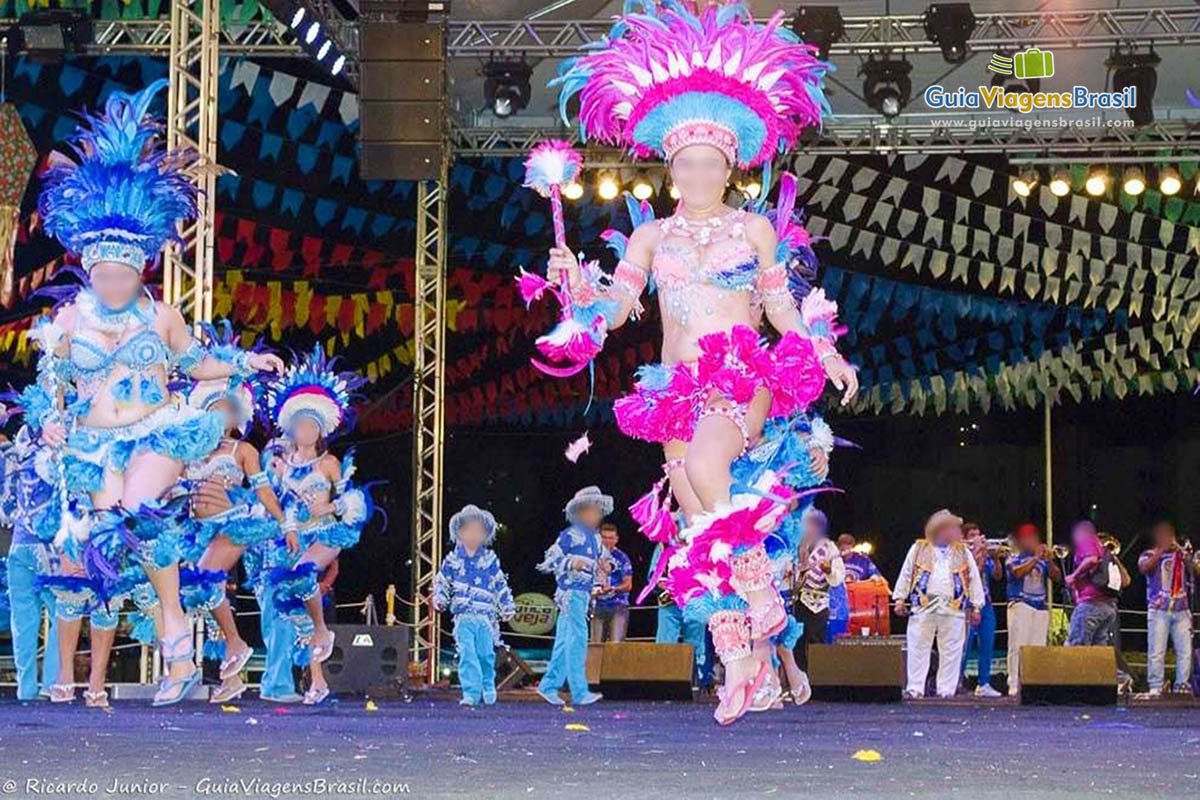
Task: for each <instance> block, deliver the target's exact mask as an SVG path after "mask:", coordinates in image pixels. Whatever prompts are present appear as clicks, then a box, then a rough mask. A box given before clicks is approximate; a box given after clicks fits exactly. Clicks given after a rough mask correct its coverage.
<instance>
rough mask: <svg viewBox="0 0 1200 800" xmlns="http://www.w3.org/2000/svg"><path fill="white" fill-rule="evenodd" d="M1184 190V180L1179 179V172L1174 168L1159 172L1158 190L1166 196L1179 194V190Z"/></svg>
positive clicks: (1166, 168)
mask: <svg viewBox="0 0 1200 800" xmlns="http://www.w3.org/2000/svg"><path fill="white" fill-rule="evenodd" d="M1182 188H1183V179H1182V178H1180V177H1179V170H1177V169H1175V168H1174V167H1163V168H1162V169H1160V170H1159V171H1158V190H1159V191H1160V192H1162V193H1163V194H1165V195H1168V196H1170V195H1175V194H1179V190H1180V189H1182Z"/></svg>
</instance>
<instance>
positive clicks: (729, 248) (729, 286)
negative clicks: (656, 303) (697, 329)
mask: <svg viewBox="0 0 1200 800" xmlns="http://www.w3.org/2000/svg"><path fill="white" fill-rule="evenodd" d="M659 230H660V231H661V232H662V234H663V237H664V241H663V242H662V243H661V244H659V245H658V247H657V248H656V249H655V251H654V260H653V262H652V264H651V269H652V270H653V273H654V280H655V282H656V283H657V285H658V288H659V291H661V292H662V297H663V301H664V304H665V308H666V310H667V311H668V312H669V313H670V314H671V316H673V317H674V318H675V319H677V320H678V321H679V322H680V323H681V324H682V325H685V326H686V325H687V322H688V317H689V315H690V314H691V313H694V312H695V311H697V310H699V309H698V307H697V301H699V300H701V299H702V296H701V295H702V290H703V289H705V288H713V289H721V290H724V291H731V292H753V291H754V289H755V282H756V277H757V274H758V253H757V252H756V251H755V249H754V247H753V246H752V245H751V244H750V242H749V240H747V238H746V212H745V211H743V210H740V209H739V210H737V211H732V212H730V213H728V214H722V215H720V216H715V217H710V218H708V219H706V220H703V221H695V220H690V219H688V218H687V217H684V216H683V215H681V214H676V215H674V216H671V217H667V218H666V219H664V220H663V221H662V222H661V223H660V225H659ZM705 313H710V314H711V313H713V309H712V308H711V307H710V308H707V309H705Z"/></svg>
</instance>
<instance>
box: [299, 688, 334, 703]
mask: <svg viewBox="0 0 1200 800" xmlns="http://www.w3.org/2000/svg"><path fill="white" fill-rule="evenodd" d="M328 697H329V687H328V686H322V687H321V688H320V689H309V690H308V691H307V692H305V693H304V705H306V706H316V705H320V704H321V703H323V702H325V700H326V698H328Z"/></svg>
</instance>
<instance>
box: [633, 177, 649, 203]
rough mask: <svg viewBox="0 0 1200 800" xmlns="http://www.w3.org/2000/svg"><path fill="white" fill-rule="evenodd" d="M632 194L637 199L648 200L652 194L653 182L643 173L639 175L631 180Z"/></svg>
mask: <svg viewBox="0 0 1200 800" xmlns="http://www.w3.org/2000/svg"><path fill="white" fill-rule="evenodd" d="M633 196H634V197H636V198H637V199H638V200H649V199H650V198H651V197H653V196H654V184H652V183H650V179H649V178H647V177H646V176H645V175H639V176H638V177H637V180H635V181H634V182H633Z"/></svg>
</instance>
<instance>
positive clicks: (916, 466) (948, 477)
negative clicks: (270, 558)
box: [338, 394, 1200, 635]
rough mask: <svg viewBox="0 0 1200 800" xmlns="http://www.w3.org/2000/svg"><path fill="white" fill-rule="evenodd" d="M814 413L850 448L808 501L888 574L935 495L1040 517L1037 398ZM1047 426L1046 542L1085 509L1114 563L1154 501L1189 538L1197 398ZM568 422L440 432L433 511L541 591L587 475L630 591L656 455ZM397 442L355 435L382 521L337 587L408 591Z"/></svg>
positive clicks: (996, 528) (637, 627)
mask: <svg viewBox="0 0 1200 800" xmlns="http://www.w3.org/2000/svg"><path fill="white" fill-rule="evenodd" d="M830 420H831V422H832V424H833V426H834V429H835V431H836V432H837V433H838V434H839V435H841V436H843V437H845V438H847V439H850V440H853V441H854V442H856V443H857V444H858V448H856V449H855V448H840V449H839V450H838V451H837V452H836V453H835V454H834V459H833V473H832V480H833V482H834V483H835V484H836V485H837V486H839V487H840V488H841V489H843V490H844V494H842V495H826V496H825V497H823V498H820V499H819V500H818V505H819V506H820V507H822V508H823V509H824V510H825V511H826V512H827V513H828V514H829V517H830V523H831V528H832V531H833V532H834V533H835V534H836V533H841V532H845V531H849V532H852V533H854V534H855V535H856V536H858V537H859V538H860V539H863V538H866V539H869V540H871V541H872V542H873V543H874V544H875V547H876V550H877V556H876V559H877V562H878V564H879V566H880V568H881V569H882V570H883V571H884V573H885V574H886V575H887V576H888V578H889V580H892V579H894V578H895V575H896V573H897V572H898V571H899V568H900V562H901V561H902V560H903V557H904V553H905V551H906V549H907V548H908V545H909V544H910V543H911V542H912V540H913V539H914V538H915V537H916V536H918V535H919V534H920V531H921V526H922V524H923V522H924V519H925V518H926V517H927V516H928V515H929V514H930V513H931V512H932V511H934V510H936V509H938V508H942V507H946V506H948V507H950V508H951V509H953V510H955V511H956V512H958V513H959V514H961V515H963V516H964V517H966V518H967V519H970V520H975V521H977V522H979V523H980V524H981V525H982V526H983V527H984V529H985V530H986V531H987V533H988V535H989V536H996V537H999V536H1004V535H1006V534H1007V533H1008V532H1010V531H1011V530H1013V529H1014V528H1015V527H1016V526H1017V525H1018V524H1020V523H1021V522H1024V521H1027V520H1032V521H1034V522H1036V523H1037V524H1038V525H1039V526H1040V525H1041V524H1042V522H1043V520H1044V519H1045V503H1044V497H1045V484H1044V482H1043V481H1044V471H1043V449H1042V413H1041V412H1040V411H1020V412H1011V413H1002V412H993V413H992V414H990V415H987V416H962V417H960V416H954V415H946V416H942V417H933V416H930V417H924V418H920V417H910V416H899V417H895V416H880V417H866V418H839V417H837V416H836V415H831V416H830ZM1053 428H1054V437H1053V447H1054V469H1055V473H1054V507H1055V521H1056V525H1055V538H1056V540H1058V541H1064V540H1065V538H1066V536H1067V534H1068V531H1069V526H1070V522H1071V521H1072V520H1073V519H1074V518H1076V517H1078V516H1080V515H1089V516H1091V517H1092V518H1094V519H1095V520H1096V522H1097V523H1098V524H1099V525H1100V527H1101V528H1102V529H1104V530H1107V531H1111V532H1112V533H1113V534H1115V535H1117V536H1118V537H1119V538H1120V539H1121V540H1122V541H1123V542H1124V543H1125V546H1126V550H1125V554H1124V558H1125V562H1126V564H1127V565H1130V566H1132V565H1133V563H1134V561H1135V560H1136V553H1137V552H1140V550H1141V549H1142V547H1143V546H1144V544H1145V542H1144V539H1141V540H1137V541H1136V542H1135V539H1137V537H1139V536H1141V535H1142V534H1143V532H1144V530H1145V528H1146V526H1147V525H1148V524H1149V523H1150V522H1151V521H1152V520H1153V519H1154V517H1156V516H1157V515H1160V514H1166V515H1169V516H1171V517H1173V518H1175V519H1176V520H1177V522H1178V524H1179V526H1180V531H1181V534H1182V535H1183V536H1189V537H1192V538H1193V539H1194V540H1195V541H1196V543H1197V544H1200V529H1197V527H1196V526H1197V522H1198V521H1200V491H1198V489H1200V400H1197V399H1195V398H1193V397H1192V396H1191V395H1189V394H1180V395H1177V396H1160V397H1156V398H1129V399H1126V400H1125V401H1123V402H1120V403H1117V402H1104V403H1096V404H1088V405H1076V404H1070V405H1068V406H1065V407H1057V408H1055V409H1054V412H1053ZM581 430H582V428H580V429H577V430H562V429H545V428H538V429H527V430H519V429H507V428H499V427H497V428H490V429H462V428H459V429H452V430H450V431H449V432H448V433H449V435H448V440H447V450H446V470H445V471H446V485H445V509H446V515H447V518H448V517H449V515H450V514H451V513H453V512H454V511H455V510H457V509H458V508H459V507H461V506H462V505H463V504H465V503H476V504H478V505H481V506H484V507H487V508H490V509H491V510H492V511H493V512H494V513H495V514H496V517H497V518H498V519H499V520H500V521H501V523H502V524H503V528H502V530H501V533H500V535H499V536H498V538H497V544H496V550H497V552H498V554H499V555H500V558H501V560H502V562H503V564H504V567H505V569H506V571H507V572H508V574H509V577H510V581H511V583H512V586H513V590H514V591H515V592H518V593H519V592H521V591H542V592H545V593H547V594H550V593H552V592H553V583H552V581H550V580H549V579H547V578H546V576H543V575H541V574H540V573H538V572H537V571H536V570H535V569H534V566H535V564H536V563H537V562H538V561H539V560H540V558H541V555H542V552H543V551H544V550H545V548H546V547H547V546H548V545H549V544H550V542H551V541H552V540H553V538H554V536H555V534H556V533H557V532H558V531H559V530H560V529H561V528H562V527H563V525H564V521H563V516H562V506H563V503H564V502H565V500H566V498H567V497H569V496H570V495H571V494H572V493H573V492H574V491H575V490H576V489H578V488H579V487H581V486H584V485H587V484H591V483H595V484H598V485H600V486H601V487H602V488H603V489H604V490H605V491H606V492H609V493H610V494H613V495H614V496H615V497H616V500H617V511H616V513H615V514H614V518H615V521H616V523H617V525H618V526H619V527H620V529H621V547H622V549H624V550H625V551H626V552H627V553H628V554H629V556H630V558H631V559H632V560H633V563H634V567H635V570H636V571H637V575H636V577H635V589H640V588H641V586H642V585H643V584H644V580H645V577H644V576H645V572H646V569H647V566H648V564H649V558H650V551H651V548H650V546H649V544H648V543H647V542H646V541H645V540H644V539H643V538H642V537H641V535H640V534H638V533H637V531H636V529H635V528H634V525H633V522H632V520H631V519H630V517H629V515H628V513H627V511H626V507H627V506H628V505H629V504H630V503H631V502H632V501H633V500H634V499H636V498H637V497H638V496H639V495H640V493H642V492H644V491H645V490H646V489H647V487H648V486H649V485H650V484H651V483H652V482H653V481H654V480H656V479H657V477H658V475H659V474H660V472H659V465H660V463H661V454H660V452H659V451H658V449H657V448H656V447H654V446H651V445H648V444H642V443H638V442H633V441H630V440H628V439H626V438H625V437H623V436H621V435H620V433H619V432H618V431H617V430H616V429H615V428H613V427H611V426H605V427H598V428H596V429H594V430H593V431H592V438H593V440H594V442H595V444H594V446H593V448H592V450H591V452H589V453H587V454H586V455H584V456H583V457H582V458H581V459H580V461H579V463H578V464H575V465H572V464H570V463H569V462H567V461H566V460H565V459H564V457H563V448H564V447H565V446H566V444H567V443H568V442H570V441H571V440H572V439H573V438H575V436H577V435H578V434H579V433H580V432H581ZM410 446H411V438H410V437H409V436H408V435H407V433H402V434H396V435H394V436H390V437H384V438H379V439H372V440H365V441H362V442H360V443H359V444H358V451H359V460H360V464H361V470H362V472H361V475H362V476H363V477H364V478H366V477H368V476H370V477H376V476H379V477H383V476H386V477H387V479H388V483H387V484H386V485H385V486H382V487H380V489H379V490H378V496H379V497H380V499H381V506H383V507H384V508H385V509H386V511H387V513H388V515H389V523H390V524H389V526H388V529H387V531H386V533H385V532H383V531H382V530H381V525H380V524H378V523H376V525H374V526H373V527H372V529H371V530H370V531H369V532H368V534H367V535H366V536H365V537H364V539H363V543H362V544H361V545H360V546H359V547H358V548H356V549H355V550H353V551H350V552H349V553H347V554H345V555H344V556H343V561H342V567H343V569H342V577H340V578H339V580H338V588H339V590H340V597H341V598H343V599H344V598H351V599H358V598H361V597H362V596H363V595H365V594H366V593H367V592H373V593H375V594H376V596H377V597H379V598H381V600H382V593H383V589H384V587H386V585H387V584H388V583H391V582H394V583H396V584H397V586H398V588H399V590H400V592H401V594H402V595H404V596H406V597H407V596H409V594H410V591H409V588H408V585H407V571H408V557H409V547H410V543H409V529H410V525H411V522H410V507H411V491H412V490H411V485H412V484H411V463H410ZM1131 571H1133V572H1134V573H1135V580H1134V586H1133V588H1132V589H1131V590H1129V591H1128V592H1127V593H1126V595H1125V597H1124V598H1123V601H1122V602H1123V605H1124V606H1126V607H1129V608H1136V607H1139V606H1143V605H1144V584H1143V582H1142V580H1141V579H1140V577H1136V570H1131ZM381 610H382V606H381ZM652 616H653V615H646V616H645V617H643V618H642V621H640V622H639V621H638V620H637V619H635V623H634V627H633V631H632V633H633V634H634V635H642V634H648V633H649V632H650V625H651V622H650V618H651V617H652Z"/></svg>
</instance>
